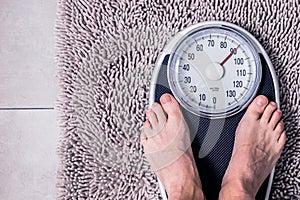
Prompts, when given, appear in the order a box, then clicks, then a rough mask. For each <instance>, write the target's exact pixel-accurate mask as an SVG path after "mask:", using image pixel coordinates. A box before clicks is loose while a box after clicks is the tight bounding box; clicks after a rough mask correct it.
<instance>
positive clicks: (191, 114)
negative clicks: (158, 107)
mask: <svg viewBox="0 0 300 200" xmlns="http://www.w3.org/2000/svg"><path fill="white" fill-rule="evenodd" d="M164 93H169V94H172V95H173V96H174V97H175V98H176V100H177V101H178V102H179V104H180V106H181V109H182V113H183V115H184V117H185V120H186V122H187V124H188V126H189V130H190V137H191V142H192V144H191V146H192V150H193V154H194V158H195V162H196V164H197V168H198V172H199V175H200V178H201V182H202V188H203V191H204V194H205V196H206V198H207V199H208V200H210V199H212V200H213V199H218V195H219V191H220V189H221V183H222V178H223V176H224V174H225V171H226V169H227V166H228V164H229V161H230V158H231V154H232V149H233V144H234V139H235V130H236V128H237V126H238V123H239V122H240V120H241V118H242V117H243V115H244V113H245V111H246V108H247V106H248V105H249V103H250V102H251V101H252V100H253V99H254V98H255V97H256V96H257V95H260V94H263V95H265V96H267V97H268V99H269V100H271V101H275V102H276V103H277V105H278V106H279V90H278V82H277V77H276V74H275V70H274V68H273V65H272V63H271V61H270V59H269V57H268V55H267V53H266V52H265V50H264V49H263V47H262V46H261V44H260V43H259V42H258V41H257V40H256V39H255V38H254V37H253V36H252V35H251V34H250V33H249V32H247V31H246V30H245V29H243V28H241V27H239V26H237V25H234V24H232V23H228V22H223V21H209V22H202V23H198V24H195V25H192V26H190V27H187V28H185V29H184V30H182V31H180V32H179V33H178V34H176V35H175V36H174V37H173V38H171V40H170V41H169V43H168V44H167V45H166V46H165V47H164V49H163V51H162V53H161V54H160V56H159V57H158V60H157V62H156V66H155V69H154V73H153V77H152V81H151V86H150V99H149V103H150V105H151V104H152V103H153V102H159V98H160V97H161V95H163V94H164ZM273 174H274V169H273V170H272V172H271V173H270V175H269V176H268V177H267V179H266V180H265V181H264V183H263V185H262V186H261V188H260V190H259V192H258V194H257V196H256V199H269V194H270V190H271V184H272V180H273ZM159 184H160V190H161V193H162V196H163V199H167V193H166V192H165V190H164V188H163V186H162V184H161V182H160V181H159Z"/></svg>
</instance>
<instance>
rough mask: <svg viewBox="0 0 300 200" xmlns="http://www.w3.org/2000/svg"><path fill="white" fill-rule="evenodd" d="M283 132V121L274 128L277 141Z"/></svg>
mask: <svg viewBox="0 0 300 200" xmlns="http://www.w3.org/2000/svg"><path fill="white" fill-rule="evenodd" d="M283 131H284V123H283V121H280V122H279V123H278V124H277V126H276V127H275V130H274V132H275V134H276V135H277V137H276V138H277V139H278V138H279V137H280V135H281V133H282V132H283Z"/></svg>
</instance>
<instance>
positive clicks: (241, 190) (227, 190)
mask: <svg viewBox="0 0 300 200" xmlns="http://www.w3.org/2000/svg"><path fill="white" fill-rule="evenodd" d="M255 195H256V193H255V192H253V191H251V190H250V189H249V187H247V185H246V184H245V183H243V182H242V181H230V182H229V181H227V182H224V183H222V187H221V191H220V194H219V199H220V200H226V199H230V200H235V199H237V200H240V199H243V200H254V199H255Z"/></svg>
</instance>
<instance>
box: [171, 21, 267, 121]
mask: <svg viewBox="0 0 300 200" xmlns="http://www.w3.org/2000/svg"><path fill="white" fill-rule="evenodd" d="M232 26H233V27H230V24H229V25H228V24H226V26H222V24H220V25H218V24H217V25H216V24H211V25H209V24H208V25H206V26H199V27H197V26H196V27H194V28H193V29H191V30H190V31H188V32H187V33H184V34H180V35H181V36H180V37H177V39H176V41H173V42H175V43H176V44H175V46H174V47H175V48H173V49H172V50H171V54H170V58H169V62H168V81H169V85H170V87H171V90H172V92H173V95H174V96H175V98H176V99H177V100H178V101H179V102H180V104H181V105H182V106H183V107H184V108H185V109H187V110H188V111H190V112H192V113H194V114H196V115H199V116H201V117H206V118H225V117H228V116H232V115H234V114H236V113H238V112H239V111H241V110H242V109H243V108H245V107H246V106H247V105H248V104H249V103H250V102H251V100H252V99H253V98H254V96H255V95H256V92H257V90H258V87H259V84H260V81H261V73H262V69H261V68H262V67H261V61H260V58H259V54H258V52H257V51H256V50H255V48H254V46H253V43H252V42H251V39H249V36H248V35H247V33H245V32H243V31H239V30H238V29H236V28H234V27H235V26H234V25H232Z"/></svg>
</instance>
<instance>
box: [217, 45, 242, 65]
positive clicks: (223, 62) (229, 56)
mask: <svg viewBox="0 0 300 200" xmlns="http://www.w3.org/2000/svg"><path fill="white" fill-rule="evenodd" d="M239 47H240V45H238V46H237V47H236V48H234V49H233V51H232V52H230V54H229V55H228V56H227V57H226V58H225V59H224V60H223V61H222V62H221V63H220V65H222V66H223V65H224V64H225V63H226V62H227V60H229V58H231V56H232V55H233V54H234V53H235V52H236V51H237V50H238V48H239Z"/></svg>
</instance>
